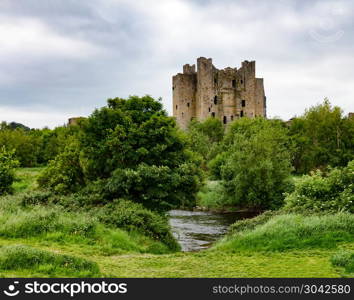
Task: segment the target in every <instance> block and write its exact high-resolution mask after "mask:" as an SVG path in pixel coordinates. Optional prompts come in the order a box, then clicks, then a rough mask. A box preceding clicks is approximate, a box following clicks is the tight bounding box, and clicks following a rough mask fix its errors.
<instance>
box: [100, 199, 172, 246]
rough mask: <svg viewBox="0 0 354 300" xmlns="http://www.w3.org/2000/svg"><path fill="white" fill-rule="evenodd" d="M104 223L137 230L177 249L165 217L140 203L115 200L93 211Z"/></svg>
mask: <svg viewBox="0 0 354 300" xmlns="http://www.w3.org/2000/svg"><path fill="white" fill-rule="evenodd" d="M95 215H96V216H97V218H98V219H99V220H100V221H101V222H102V223H104V224H108V225H111V226H114V227H118V228H122V229H126V230H128V231H139V232H141V233H143V234H146V235H147V236H149V237H151V238H153V239H155V240H159V241H161V242H162V243H164V244H166V245H167V246H168V247H169V248H170V249H171V250H179V245H178V243H177V241H176V240H175V238H174V237H173V235H172V233H171V228H170V226H169V224H168V220H167V218H166V217H164V216H161V215H159V214H157V213H154V212H152V211H149V210H148V209H146V208H144V207H143V206H142V205H141V204H137V203H133V202H131V201H126V200H122V199H120V200H115V201H113V202H111V203H109V204H107V205H105V206H103V207H101V208H100V209H98V210H96V211H95Z"/></svg>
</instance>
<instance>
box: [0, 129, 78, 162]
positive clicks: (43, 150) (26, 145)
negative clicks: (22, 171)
mask: <svg viewBox="0 0 354 300" xmlns="http://www.w3.org/2000/svg"><path fill="white" fill-rule="evenodd" d="M77 131H78V128H77V127H76V126H62V127H57V128H55V129H48V128H44V129H30V128H29V127H27V126H25V125H23V124H20V123H15V122H11V123H6V122H2V123H0V147H5V148H6V150H7V151H13V152H14V157H15V159H16V160H18V162H19V164H20V166H21V167H37V166H41V165H46V164H47V163H48V162H49V161H50V160H52V159H54V158H55V157H56V156H57V155H58V154H59V153H60V152H62V151H63V149H64V148H65V147H66V145H67V144H68V143H69V142H70V140H71V139H72V138H73V136H74V135H75V134H76V132H77Z"/></svg>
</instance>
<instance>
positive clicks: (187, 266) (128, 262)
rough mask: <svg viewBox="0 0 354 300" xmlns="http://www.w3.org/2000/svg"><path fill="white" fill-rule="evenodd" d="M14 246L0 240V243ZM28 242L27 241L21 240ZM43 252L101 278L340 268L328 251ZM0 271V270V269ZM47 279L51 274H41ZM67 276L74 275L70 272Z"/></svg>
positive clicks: (323, 273) (10, 273) (314, 273)
mask: <svg viewBox="0 0 354 300" xmlns="http://www.w3.org/2000/svg"><path fill="white" fill-rule="evenodd" d="M4 242H6V243H7V244H8V243H9V242H10V243H15V242H16V241H4V240H1V239H0V244H1V243H4ZM24 242H27V243H30V241H24ZM33 247H36V248H38V249H41V250H43V251H48V252H49V251H50V252H54V253H60V254H66V255H69V256H75V257H83V258H87V257H88V256H89V259H90V261H92V262H96V263H97V264H98V266H99V269H100V272H101V276H104V277H138V278H141V277H154V278H158V277H160V278H161V277H171V278H179V277H205V278H217V277H219V278H220V277H231V278H237V277H248V278H250V277H278V278H281V277H322V278H325V277H341V276H342V273H343V272H342V271H341V268H337V267H335V266H333V265H332V264H331V261H330V259H329V258H330V257H331V256H333V255H334V253H335V251H332V250H306V251H287V252H285V253H283V252H273V253H267V252H251V253H247V252H238V253H229V252H224V251H210V250H209V251H202V252H197V253H182V252H180V253H174V254H164V255H156V254H138V253H126V254H122V255H110V256H104V255H97V254H96V255H92V254H91V255H88V254H87V253H85V250H86V249H85V247H84V248H82V247H79V246H74V245H72V246H70V247H69V246H67V245H59V244H57V245H53V244H48V245H38V244H37V245H34V246H33ZM0 269H1V268H0ZM0 274H2V276H4V277H16V276H18V277H20V276H25V277H29V276H35V275H36V274H37V275H38V272H37V271H36V270H32V271H31V270H22V269H17V270H0ZM41 276H47V277H50V276H52V274H50V273H47V274H44V273H42V274H41ZM66 276H69V277H73V276H75V273H74V272H73V273H72V274H70V275H66Z"/></svg>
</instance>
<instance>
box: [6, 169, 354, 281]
mask: <svg viewBox="0 0 354 300" xmlns="http://www.w3.org/2000/svg"><path fill="white" fill-rule="evenodd" d="M39 172H40V169H39V168H36V169H19V170H18V171H17V176H18V178H19V179H18V181H17V182H15V183H14V189H15V196H16V194H19V193H26V191H29V190H32V189H35V188H36V184H35V178H36V177H37V176H38V173H39ZM15 196H13V197H15ZM0 201H2V202H3V205H2V206H0V208H1V207H4V205H7V203H8V204H9V205H11V203H10V202H11V196H6V197H0ZM10 211H11V209H10ZM0 214H1V215H0V219H1V220H2V221H1V222H4V223H3V224H6V226H7V228H16V230H17V231H16V232H19V233H18V234H17V233H16V234H15V233H13V234H11V233H9V232H8V231H6V228H5V227H4V225H2V226H3V227H2V228H1V230H0V276H1V277H86V276H88V277H92V276H94V277H99V276H102V277H343V276H345V277H348V276H352V275H353V274H352V273H351V272H352V271H351V270H352V269H351V265H349V267H347V268H346V266H345V265H344V263H343V261H345V262H346V260H348V258H346V257H344V256H343V255H342V256H340V255H338V253H339V252H340V251H342V252H343V251H347V252H348V253H352V251H354V243H353V241H352V238H351V236H349V237H346V236H344V235H342V236H341V238H340V239H335V238H334V237H333V236H332V235H331V233H330V232H329V233H328V234H329V236H331V238H332V239H333V240H331V245H330V246H328V245H327V246H326V245H324V246H323V247H317V246H316V245H310V244H311V243H310V242H309V245H305V246H304V243H302V244H301V243H300V244H299V245H295V246H294V247H288V248H286V249H284V248H282V247H279V245H277V244H276V243H275V244H274V243H273V248H267V247H265V246H264V245H265V244H266V242H265V240H264V238H265V237H268V238H272V239H273V240H274V241H275V240H277V239H278V240H281V239H286V238H285V236H288V234H289V233H291V234H292V235H293V236H292V238H294V236H295V237H296V235H299V234H306V232H308V231H309V230H311V226H312V225H311V224H314V226H324V227H325V225H323V224H329V225H328V226H332V225H331V224H332V223H333V222H334V221H333V222H332V221H331V220H326V221H323V222H322V223H321V221H319V220H317V219H313V220H306V221H304V222H303V223H304V226H303V227H301V230H300V231H301V232H300V233H299V230H297V229H296V228H295V227H288V228H285V229H284V230H275V229H274V230H273V229H272V228H275V227H276V226H275V227H270V225H269V224H265V225H262V226H260V227H257V228H256V230H254V231H252V230H248V231H247V230H246V231H245V232H242V233H240V234H239V235H240V236H239V237H237V234H236V235H231V236H229V237H227V238H225V239H224V240H223V241H221V242H219V243H218V244H217V245H216V246H215V247H213V248H211V249H209V250H205V251H200V252H194V253H182V252H176V253H167V254H153V253H156V252H154V251H152V250H151V251H150V250H149V249H148V247H145V248H144V247H143V246H141V243H144V242H145V243H147V244H149V243H150V244H149V245H150V246H151V243H152V242H151V241H147V240H145V241H144V237H142V236H139V235H135V236H134V234H133V233H127V232H124V231H122V230H117V234H118V232H119V234H120V235H119V234H118V235H119V236H118V237H114V236H113V237H112V236H111V235H110V234H111V233H109V234H108V233H106V234H107V236H105V237H102V239H104V238H105V239H106V240H105V243H103V242H102V239H97V238H96V235H94V234H93V237H90V236H89V237H88V238H82V237H79V238H77V239H74V238H72V236H71V235H70V236H69V235H61V236H60V232H59V233H58V232H57V231H53V232H50V231H48V232H47V233H45V234H38V235H33V236H25V235H24V234H23V232H26V231H23V230H24V229H23V228H24V227H21V226H22V225H21V224H20V225H21V226H20V225H19V224H18V222H17V221H16V217H14V218H13V219H11V218H10V217H11V216H10V217H9V216H7V215H4V213H3V211H2V210H1V209H0ZM14 214H19V215H20V214H22V212H19V211H16V212H15V210H14ZM58 220H59V221H57V223H58V224H61V222H62V223H63V222H64V221H60V220H61V219H58ZM292 221H293V220H292V219H291V217H289V218H287V217H285V218H283V219H281V218H280V219H279V220H278V221H277V220H275V221H272V222H275V223H276V222H278V223H276V224H278V227H280V228H282V226H283V227H284V224H288V223H289V222H292ZM16 222H17V223H16ZM287 222H288V223H287ZM297 222H301V220H300V219H299V220H297ZM316 222H317V223H316ZM331 222H332V223H331ZM10 226H12V227H10ZM58 226H59V225H58ZM324 227H323V228H324ZM57 228H59V229H60V228H62V227H60V226H59V227H57ZM21 230H22V231H21ZM48 230H49V229H48ZM51 230H52V229H51ZM53 230H54V229H53ZM55 230H56V229H55ZM68 230H69V229H68ZM286 230H287V232H286ZM306 230H307V231H306ZM14 232H15V231H14ZM349 234H350V233H349ZM314 236H315V237H316V238H319V236H320V235H316V234H315V235H314ZM280 237H281V238H280ZM114 241H115V244H114ZM252 241H258V242H257V243H258V244H259V247H258V248H257V247H256V248H253V249H252V247H249V246H247V245H249V244H250V243H251V244H252V243H253V242H252ZM282 243H283V244H284V241H283V242H282ZM333 245H334V246H333ZM105 247H106V248H105ZM107 249H110V251H107ZM112 249H118V250H117V251H112ZM333 257H334V258H333ZM343 257H344V258H343ZM333 261H335V262H336V263H333ZM347 266H348V263H347Z"/></svg>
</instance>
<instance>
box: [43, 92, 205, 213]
mask: <svg viewBox="0 0 354 300" xmlns="http://www.w3.org/2000/svg"><path fill="white" fill-rule="evenodd" d="M78 143H79V144H78V146H77V149H79V150H77V151H76V152H75V156H74V157H72V154H73V153H72V154H70V153H68V154H70V155H71V156H69V157H67V156H66V154H65V155H64V154H63V155H64V156H62V155H59V156H58V157H57V159H56V160H55V161H54V162H53V164H51V165H50V167H49V169H48V170H47V171H46V172H45V173H44V174H43V177H42V178H41V182H42V185H43V186H47V187H50V188H51V189H54V190H56V189H58V188H59V189H61V188H62V187H64V189H62V191H64V190H65V191H72V190H75V189H76V188H75V187H76V186H80V185H81V182H80V181H79V180H78V178H77V176H80V180H82V178H83V180H84V182H85V183H88V186H87V189H89V187H90V186H91V187H93V188H94V189H95V191H96V192H97V191H98V192H99V193H100V195H101V197H100V200H101V201H102V202H107V201H112V200H114V199H115V198H121V197H124V198H126V199H130V200H133V201H135V202H140V203H142V204H143V205H144V206H146V207H149V208H151V209H156V210H164V209H168V208H170V207H176V206H179V205H193V204H194V201H195V193H196V192H197V190H198V187H199V181H200V177H201V174H200V171H199V169H198V168H197V167H196V165H197V161H196V160H195V158H194V156H193V153H192V152H190V151H189V150H188V149H187V141H186V140H185V136H184V134H183V133H182V132H181V131H179V130H178V129H177V127H176V123H175V121H174V119H173V118H171V117H168V116H167V114H166V112H165V111H164V110H163V109H162V104H161V102H160V101H156V100H154V99H153V98H151V97H149V96H144V97H137V96H131V97H129V98H128V99H121V98H115V99H109V100H108V105H107V106H106V107H103V108H101V109H97V110H95V111H94V112H93V113H92V115H91V116H90V117H89V118H87V119H86V120H83V121H82V123H81V125H80V126H79V133H78ZM67 158H68V159H67ZM71 158H73V161H71ZM71 165H73V166H75V168H76V166H78V167H77V169H76V170H75V171H73V170H72V168H73V166H71ZM79 167H80V168H79ZM79 170H82V172H83V175H82V176H81V174H80V172H81V171H79ZM68 173H69V174H70V175H73V176H72V177H70V176H67V174H68ZM56 178H60V180H59V181H58V180H57V179H56ZM67 178H69V180H66V179H67ZM64 180H65V182H64V185H63V184H62V182H61V181H64ZM97 181H99V184H98V185H99V187H97V184H95V182H97ZM77 184H78V185H77ZM70 185H73V189H71V187H70Z"/></svg>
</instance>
